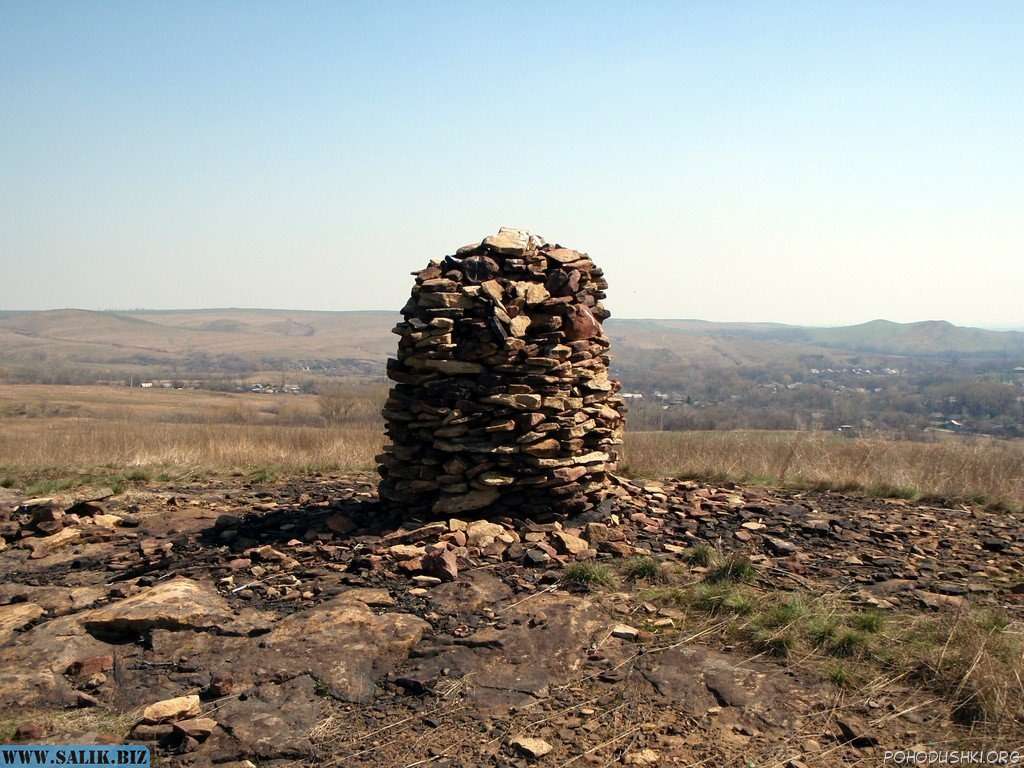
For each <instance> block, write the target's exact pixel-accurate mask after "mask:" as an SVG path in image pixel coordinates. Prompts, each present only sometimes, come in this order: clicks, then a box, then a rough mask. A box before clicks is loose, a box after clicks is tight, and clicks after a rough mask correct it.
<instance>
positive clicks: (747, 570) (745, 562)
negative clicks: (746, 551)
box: [704, 554, 757, 584]
mask: <svg viewBox="0 0 1024 768" xmlns="http://www.w3.org/2000/svg"><path fill="white" fill-rule="evenodd" d="M755 578H757V571H756V570H755V569H754V566H753V564H752V563H751V562H750V558H748V557H746V556H745V555H739V554H732V555H729V556H728V557H727V558H725V560H723V561H722V562H720V563H718V564H717V565H716V566H715V567H714V568H712V569H711V570H710V571H709V572H708V574H707V576H705V577H704V580H705V581H707V582H710V583H712V584H716V583H719V582H732V583H740V584H748V583H750V582H752V581H753V580H754V579H755Z"/></svg>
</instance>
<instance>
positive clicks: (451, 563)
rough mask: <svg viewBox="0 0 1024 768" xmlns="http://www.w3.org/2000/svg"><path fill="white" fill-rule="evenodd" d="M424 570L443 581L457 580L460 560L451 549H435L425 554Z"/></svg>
mask: <svg viewBox="0 0 1024 768" xmlns="http://www.w3.org/2000/svg"><path fill="white" fill-rule="evenodd" d="M423 571H424V572H425V573H426V574H427V575H428V576H435V577H437V578H439V579H441V580H442V581H455V580H456V579H457V578H458V577H459V561H458V557H457V556H456V555H455V553H454V552H453V551H452V550H450V549H445V550H440V551H438V550H435V551H433V552H428V553H427V554H426V555H424V556H423Z"/></svg>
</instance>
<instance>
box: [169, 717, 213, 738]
mask: <svg viewBox="0 0 1024 768" xmlns="http://www.w3.org/2000/svg"><path fill="white" fill-rule="evenodd" d="M173 727H174V730H175V731H178V732H179V733H182V734H184V735H186V736H189V737H191V738H193V739H195V740H196V741H205V740H206V738H207V737H208V736H209V735H210V734H211V733H213V729H214V728H216V727H217V721H216V720H213V719H211V718H209V717H196V718H192V719H191V720H180V721H178V722H176V723H174V726H173Z"/></svg>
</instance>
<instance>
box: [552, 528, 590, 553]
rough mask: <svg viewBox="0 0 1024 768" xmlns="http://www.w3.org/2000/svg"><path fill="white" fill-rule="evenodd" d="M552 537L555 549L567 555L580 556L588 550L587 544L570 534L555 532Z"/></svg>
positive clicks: (588, 545)
mask: <svg viewBox="0 0 1024 768" xmlns="http://www.w3.org/2000/svg"><path fill="white" fill-rule="evenodd" d="M552 536H553V537H554V539H555V546H556V548H558V549H559V550H561V551H562V552H565V553H567V554H570V555H580V554H583V553H584V552H586V551H587V550H589V549H590V544H589V543H587V542H586V541H585V540H583V539H581V538H580V537H579V536H573V535H572V534H571V533H567V532H565V531H555V532H554V533H553V534H552Z"/></svg>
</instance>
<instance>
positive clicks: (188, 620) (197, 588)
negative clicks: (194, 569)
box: [80, 579, 268, 637]
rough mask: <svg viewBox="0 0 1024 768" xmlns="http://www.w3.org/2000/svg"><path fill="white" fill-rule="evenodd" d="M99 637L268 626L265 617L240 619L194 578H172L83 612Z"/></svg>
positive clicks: (230, 631)
mask: <svg viewBox="0 0 1024 768" xmlns="http://www.w3.org/2000/svg"><path fill="white" fill-rule="evenodd" d="M80 620H81V623H82V626H84V627H85V628H86V629H87V630H89V631H90V632H92V633H93V634H95V635H96V636H97V637H132V636H135V637H137V636H140V635H143V634H145V633H147V632H149V631H151V630H153V629H169V630H182V629H191V630H210V631H217V632H222V633H225V634H247V633H249V632H251V631H253V630H255V629H258V628H260V627H266V626H267V623H268V620H267V617H265V616H259V615H258V614H256V613H248V614H247V616H246V618H245V619H240V618H239V617H238V616H236V615H235V612H234V611H232V609H231V607H230V606H229V605H228V603H227V601H226V600H225V599H224V598H223V597H221V596H220V595H219V594H218V593H217V591H216V590H215V589H213V588H212V587H208V586H206V585H204V584H200V583H199V582H196V581H192V580H191V579H172V580H171V581H167V582H165V583H163V584H158V585H157V586H155V587H150V588H149V589H146V590H143V591H142V592H139V593H138V594H135V595H132V596H131V597H128V598H125V599H124V600H120V601H118V602H116V603H112V604H111V605H109V606H105V607H103V608H98V609H96V610H92V611H88V612H86V613H84V614H81V615H80Z"/></svg>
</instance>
